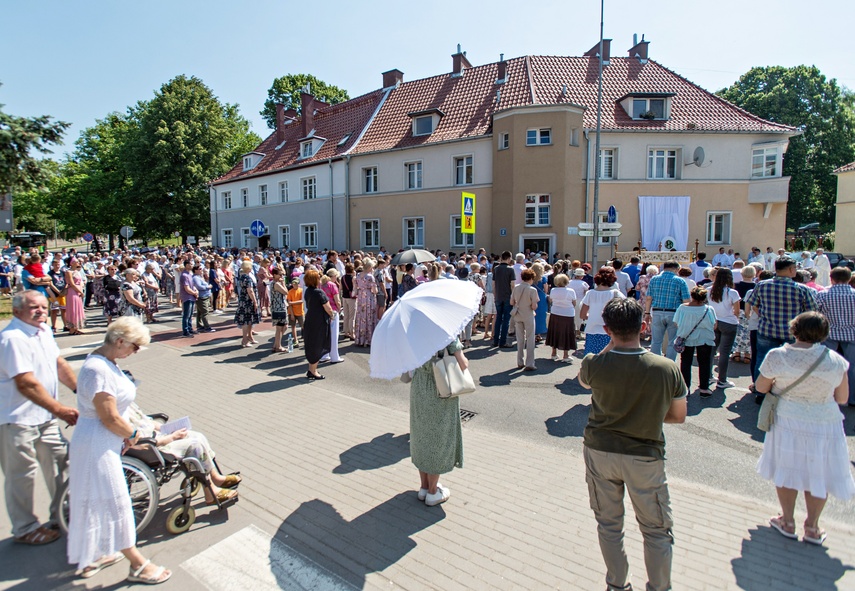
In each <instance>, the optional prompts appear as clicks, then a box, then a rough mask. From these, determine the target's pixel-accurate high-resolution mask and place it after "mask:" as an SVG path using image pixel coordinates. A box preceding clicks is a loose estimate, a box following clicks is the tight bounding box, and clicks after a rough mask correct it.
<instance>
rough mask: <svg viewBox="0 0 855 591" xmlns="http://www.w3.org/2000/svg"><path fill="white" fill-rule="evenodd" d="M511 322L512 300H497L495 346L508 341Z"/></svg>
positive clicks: (494, 331)
mask: <svg viewBox="0 0 855 591" xmlns="http://www.w3.org/2000/svg"><path fill="white" fill-rule="evenodd" d="M510 323H511V302H510V300H509V301H507V302H499V301H497V302H496V328H495V329H494V330H493V346H494V347H497V346H499V345H506V344H507V343H508V326H509V325H510Z"/></svg>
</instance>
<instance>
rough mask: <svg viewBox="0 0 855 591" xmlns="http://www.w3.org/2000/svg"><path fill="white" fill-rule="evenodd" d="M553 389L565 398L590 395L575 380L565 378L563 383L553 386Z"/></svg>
mask: <svg viewBox="0 0 855 591" xmlns="http://www.w3.org/2000/svg"><path fill="white" fill-rule="evenodd" d="M555 389H556V390H558V391H559V392H561V393H562V394H564V395H565V396H578V395H585V394H590V393H591V391H590V390H587V389H585V388H583V387H582V386H581V384H579V380H577V379H576V378H567V379H565V380H564V381H563V382H559V383H557V384H555Z"/></svg>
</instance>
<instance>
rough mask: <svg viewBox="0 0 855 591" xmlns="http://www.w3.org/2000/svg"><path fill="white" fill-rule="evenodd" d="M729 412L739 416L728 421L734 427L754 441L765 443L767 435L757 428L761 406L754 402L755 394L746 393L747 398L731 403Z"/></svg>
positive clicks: (728, 407) (728, 408)
mask: <svg viewBox="0 0 855 591" xmlns="http://www.w3.org/2000/svg"><path fill="white" fill-rule="evenodd" d="M727 410H729V411H730V412H732V413H733V414H735V415H738V416H736V417H734V418H732V419H728V420H729V421H730V422H731V423H732V424H733V426H734V427H736V428H737V429H739V430H740V431H742V432H743V433H747V434H748V435H750V436H751V439H753V440H754V441H761V442H762V441H763V439H764V436H765V434H764V433H763V431H761V430H760V429H758V428H757V415H758V414H760V405H758V404H757V403H755V402H754V393H753V392H746V394H745V396H743V397H742V398H740V399H739V400H737V401H736V402H732V403H730V404H729V405H728V406H727Z"/></svg>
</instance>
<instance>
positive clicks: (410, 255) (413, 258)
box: [389, 248, 436, 265]
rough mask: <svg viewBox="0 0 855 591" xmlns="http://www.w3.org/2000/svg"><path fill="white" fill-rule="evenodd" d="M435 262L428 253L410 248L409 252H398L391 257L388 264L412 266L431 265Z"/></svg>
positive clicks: (434, 257)
mask: <svg viewBox="0 0 855 591" xmlns="http://www.w3.org/2000/svg"><path fill="white" fill-rule="evenodd" d="M435 260H436V256H434V255H433V254H432V253H431V252H430V251H428V250H425V249H423V248H412V249H410V250H405V251H403V252H399V253H398V254H396V255H395V256H393V257H392V260H391V261H390V263H389V264H391V265H406V264H407V263H413V264H414V265H417V264H419V263H431V262H433V261H435Z"/></svg>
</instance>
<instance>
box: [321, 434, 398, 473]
mask: <svg viewBox="0 0 855 591" xmlns="http://www.w3.org/2000/svg"><path fill="white" fill-rule="evenodd" d="M408 457H410V434H409V433H404V434H403V435H398V436H394V435H392V434H391V433H384V434H383V435H378V436H377V437H375V438H374V439H372V440H371V441H366V442H365V443H357V444H356V445H354V446H353V447H351V448H350V449H348V450H347V451H344V452H342V453H341V454H339V456H338V460H339V465H338V466H336V467H335V468H333V474H350V473H351V472H356V471H357V470H376V469H377V468H384V467H386V466H391V465H393V464H397V463H398V462H400V461H401V460H403V459H404V458H408Z"/></svg>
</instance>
